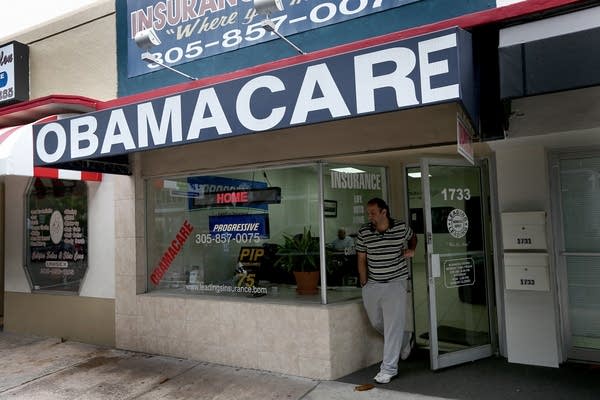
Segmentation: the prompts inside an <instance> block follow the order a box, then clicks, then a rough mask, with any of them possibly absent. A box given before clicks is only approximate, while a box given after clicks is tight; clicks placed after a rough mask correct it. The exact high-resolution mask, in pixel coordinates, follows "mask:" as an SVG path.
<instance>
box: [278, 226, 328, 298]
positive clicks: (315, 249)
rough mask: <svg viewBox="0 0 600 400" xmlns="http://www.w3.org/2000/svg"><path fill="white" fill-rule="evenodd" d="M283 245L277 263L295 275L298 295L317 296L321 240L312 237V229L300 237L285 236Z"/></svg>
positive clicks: (280, 247) (299, 235)
mask: <svg viewBox="0 0 600 400" xmlns="http://www.w3.org/2000/svg"><path fill="white" fill-rule="evenodd" d="M283 240H284V243H283V245H280V246H279V249H278V251H277V255H278V256H279V259H278V260H277V262H276V263H275V265H278V266H280V267H282V268H284V269H285V270H287V271H288V272H293V273H294V278H295V279H296V284H297V287H296V292H297V293H298V294H316V293H318V290H317V286H318V284H319V277H320V276H319V269H320V268H319V265H320V263H319V238H318V237H315V236H313V235H312V233H311V231H310V228H304V232H303V233H301V234H298V235H294V236H292V235H288V234H285V233H284V234H283Z"/></svg>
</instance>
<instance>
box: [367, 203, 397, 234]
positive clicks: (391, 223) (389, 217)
mask: <svg viewBox="0 0 600 400" xmlns="http://www.w3.org/2000/svg"><path fill="white" fill-rule="evenodd" d="M367 205H368V206H372V205H376V206H377V207H379V209H380V210H385V211H386V213H385V215H387V217H388V221H389V222H390V227H391V226H393V225H394V220H393V218H392V216H391V214H390V208H389V207H388V205H387V203H386V202H385V200H383V199H381V198H379V197H373V198H372V199H371V200H369V201H368V202H367Z"/></svg>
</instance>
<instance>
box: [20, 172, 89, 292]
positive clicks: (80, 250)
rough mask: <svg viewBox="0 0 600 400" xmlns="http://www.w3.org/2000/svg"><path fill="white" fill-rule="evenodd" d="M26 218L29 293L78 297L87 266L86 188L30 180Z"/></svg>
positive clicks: (64, 182) (77, 183)
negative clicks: (75, 295)
mask: <svg viewBox="0 0 600 400" xmlns="http://www.w3.org/2000/svg"><path fill="white" fill-rule="evenodd" d="M25 215H26V229H25V236H26V238H25V242H26V264H25V271H26V273H27V277H28V278H29V282H30V284H31V288H32V290H33V291H52V292H70V293H78V292H79V289H80V287H81V282H82V280H83V277H84V276H85V272H86V270H87V266H88V260H87V259H88V250H87V188H86V184H85V183H84V182H82V181H71V180H62V179H45V178H35V179H33V181H32V182H31V184H30V185H29V186H28V188H27V191H26V213H25Z"/></svg>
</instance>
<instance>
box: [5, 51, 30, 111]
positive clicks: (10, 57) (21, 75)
mask: <svg viewBox="0 0 600 400" xmlns="http://www.w3.org/2000/svg"><path fill="white" fill-rule="evenodd" d="M25 100H29V47H27V46H26V45H24V44H22V43H19V42H11V43H9V44H7V45H5V46H2V47H0V106H2V105H3V104H10V103H14V102H17V101H25Z"/></svg>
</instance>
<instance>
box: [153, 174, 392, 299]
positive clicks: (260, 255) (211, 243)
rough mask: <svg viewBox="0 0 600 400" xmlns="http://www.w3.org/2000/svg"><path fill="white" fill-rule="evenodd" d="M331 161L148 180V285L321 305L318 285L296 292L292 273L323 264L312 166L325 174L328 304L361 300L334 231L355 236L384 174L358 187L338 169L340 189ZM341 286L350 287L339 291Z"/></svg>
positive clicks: (348, 254) (347, 254) (349, 254)
mask: <svg viewBox="0 0 600 400" xmlns="http://www.w3.org/2000/svg"><path fill="white" fill-rule="evenodd" d="M328 168H329V167H324V166H321V165H319V164H311V165H303V166H294V167H286V168H269V169H260V170H249V171H242V172H230V173H218V174H212V175H197V176H184V177H166V178H161V179H149V180H147V184H146V202H147V213H146V216H147V220H146V234H147V243H148V248H147V260H148V290H149V291H162V292H175V293H186V294H190V295H194V294H200V295H220V296H235V297H253V298H258V297H263V296H267V297H268V298H276V299H284V300H285V299H292V300H293V301H301V302H317V303H318V302H321V296H319V294H318V292H315V293H312V292H304V293H299V291H298V290H297V289H298V287H297V281H296V276H295V274H294V270H298V269H308V270H311V269H314V270H317V271H318V270H319V269H320V268H319V267H320V258H321V257H320V252H319V243H320V241H321V240H322V238H321V237H320V232H321V226H320V223H319V221H320V217H321V215H320V213H321V210H322V207H321V204H320V203H319V198H320V197H319V196H320V187H319V181H320V179H319V173H321V172H320V171H325V172H324V178H325V179H324V182H326V183H325V184H324V188H323V195H324V197H325V199H326V201H325V202H324V204H323V205H324V207H323V210H324V216H325V225H324V231H325V238H323V240H324V242H325V244H326V249H327V251H326V264H327V267H326V271H327V277H326V279H328V280H329V279H331V282H332V283H331V284H329V285H328V286H329V289H331V291H332V298H331V301H337V300H345V299H348V298H350V297H359V296H360V290H359V289H357V288H356V287H357V279H356V261H355V260H356V256H355V254H354V249H353V246H348V248H347V249H341V253H338V250H336V248H335V247H334V242H335V238H336V235H337V231H338V229H339V228H342V227H344V228H346V232H347V234H348V235H349V237H352V235H354V234H355V233H356V231H357V230H358V227H359V226H360V225H361V224H362V223H364V222H365V217H364V203H365V202H366V201H367V200H368V197H369V196H371V197H372V196H375V195H377V196H382V195H383V193H384V191H383V189H382V188H383V187H385V178H384V174H383V170H382V169H373V168H370V169H369V171H371V172H369V173H373V174H377V175H378V177H377V179H379V180H378V181H377V185H375V186H373V185H371V186H368V188H369V189H364V188H363V186H364V185H363V186H361V184H360V183H359V184H356V185H354V183H352V182H354V181H352V182H351V183H350V184H348V183H347V182H348V181H346V179H347V177H345V176H340V175H336V176H334V178H336V179H338V181H339V179H341V180H342V181H344V182H346V183H342V184H341V185H342V186H343V187H342V186H339V187H338V186H336V183H331V182H333V181H332V177H331V172H330V171H329V169H328ZM375 170H376V172H375ZM364 173H366V172H364ZM338 181H336V182H338ZM361 182H363V183H364V179H363V180H362V181H361ZM338 183H339V182H338ZM358 208H360V212H359V210H358ZM352 240H353V239H352ZM340 262H341V264H339V263H340ZM338 264H339V265H338ZM344 268H346V269H347V271H344V270H342V269H344ZM319 283H320V281H319ZM342 286H346V287H348V288H350V289H355V291H354V292H353V293H351V292H348V293H344V294H342V295H338V293H342V292H343V291H340V290H337V289H339V287H342ZM306 293H312V295H310V294H309V295H307V294H306ZM329 302H330V301H329Z"/></svg>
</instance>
